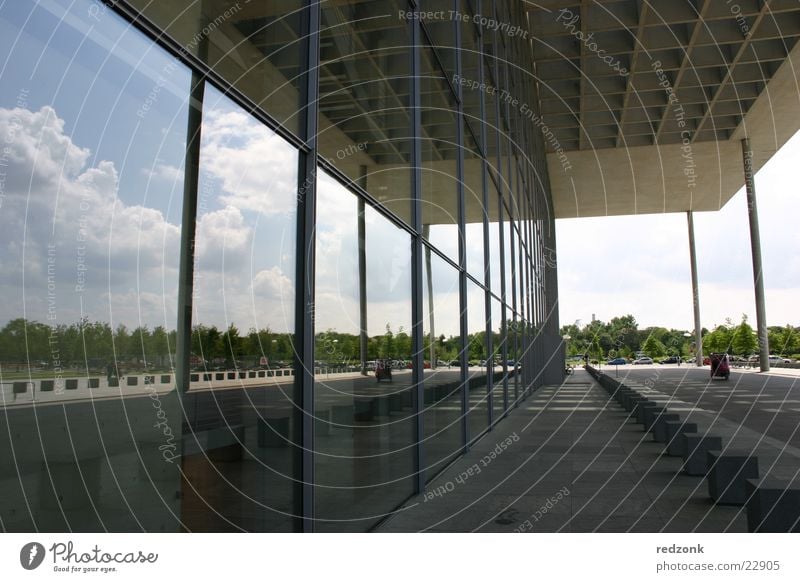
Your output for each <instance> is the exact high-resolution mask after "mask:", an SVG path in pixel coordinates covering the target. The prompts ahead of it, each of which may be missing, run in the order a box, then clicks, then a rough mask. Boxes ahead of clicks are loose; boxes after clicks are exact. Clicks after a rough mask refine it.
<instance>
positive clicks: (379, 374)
mask: <svg viewBox="0 0 800 582" xmlns="http://www.w3.org/2000/svg"><path fill="white" fill-rule="evenodd" d="M375 380H376V381H378V382H380V381H381V380H389V382H391V381H392V363H391V362H390V361H389V360H377V361H376V362H375Z"/></svg>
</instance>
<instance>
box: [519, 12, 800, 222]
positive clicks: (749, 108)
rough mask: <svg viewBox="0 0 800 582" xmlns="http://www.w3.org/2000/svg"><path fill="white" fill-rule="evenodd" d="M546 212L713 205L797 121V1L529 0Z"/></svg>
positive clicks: (731, 190)
mask: <svg viewBox="0 0 800 582" xmlns="http://www.w3.org/2000/svg"><path fill="white" fill-rule="evenodd" d="M528 18H529V26H530V27H531V30H533V31H534V35H533V38H532V40H531V46H532V50H533V53H534V59H535V63H536V64H535V75H536V77H537V80H538V92H539V106H540V110H541V113H542V121H543V125H542V126H541V129H542V131H543V133H544V134H545V144H546V147H547V150H548V155H547V158H548V167H549V170H550V180H551V186H552V195H553V207H554V212H555V216H556V218H570V217H583V216H605V215H624V214H641V213H652V212H678V211H685V210H695V211H699V210H718V209H719V208H721V207H722V206H723V205H724V204H725V203H726V202H727V201H728V200H729V199H730V198H731V196H733V194H735V193H736V191H738V190H739V188H741V187H742V185H743V184H744V174H743V170H742V153H741V147H740V140H741V139H742V138H743V137H745V136H747V137H749V138H750V140H751V142H752V147H753V150H754V167H755V169H758V168H760V167H761V166H762V165H763V164H764V163H765V162H766V161H767V160H768V159H769V158H770V157H771V156H772V155H773V154H774V153H775V152H776V151H777V150H778V149H779V148H780V147H781V146H782V145H783V144H784V143H785V142H786V141H787V140H788V139H789V138H790V137H791V136H792V135H793V134H794V133H795V132H796V131H797V130H798V129H800V97H799V96H800V91H798V81H797V78H798V77H797V72H798V71H797V70H796V69H797V68H798V66H800V49H799V48H798V45H797V40H798V38H800V3H798V2H796V1H789V0H772V1H769V0H766V1H761V0H736V2H729V1H728V0H622V1H620V0H571V1H570V0H561V1H558V0H541V1H538V2H535V3H534V2H531V3H528Z"/></svg>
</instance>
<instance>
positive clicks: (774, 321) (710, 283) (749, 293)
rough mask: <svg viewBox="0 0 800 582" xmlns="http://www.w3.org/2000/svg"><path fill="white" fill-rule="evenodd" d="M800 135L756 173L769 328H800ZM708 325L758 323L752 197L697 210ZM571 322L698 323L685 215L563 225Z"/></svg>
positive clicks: (566, 315) (564, 289)
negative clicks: (618, 318) (624, 318)
mask: <svg viewBox="0 0 800 582" xmlns="http://www.w3.org/2000/svg"><path fill="white" fill-rule="evenodd" d="M798 156H800V134H797V135H795V136H794V137H793V138H792V139H791V140H790V141H789V142H788V143H787V144H786V145H785V146H784V147H783V149H781V151H780V152H778V153H777V154H776V155H775V156H774V157H773V158H772V159H771V160H770V161H769V162H768V163H767V164H766V165H765V166H764V167H763V168H762V169H761V170H760V171H759V172H758V174H756V191H757V199H758V210H759V225H760V231H761V248H762V257H763V264H764V283H765V290H766V291H765V292H766V297H767V301H766V311H767V321H768V324H769V325H783V324H786V323H791V324H793V325H800V307H798V302H797V297H800V253H798V252H797V249H798V248H800V230H799V229H798V228H797V225H796V222H797V216H800V198H798V196H797V194H796V191H797V190H796V187H795V185H796V184H797V183H798V181H800V175H798V174H800V168H798V166H797V163H796V160H797V159H798ZM694 218H695V220H694V222H695V235H696V243H697V257H698V273H699V282H700V308H701V321H702V325H703V326H705V327H708V328H712V327H713V326H714V325H715V324H720V323H723V322H724V321H725V318H726V317H730V318H732V319H733V320H734V321H738V320H739V319H740V317H741V315H742V313H745V314H747V315H748V317H749V318H750V320H751V321H755V299H754V291H753V267H752V259H751V252H750V231H749V222H748V217H747V206H746V199H745V193H744V191H743V190H741V191H740V192H738V193H737V194H736V195H735V196H734V197H733V198H732V199H731V201H730V202H728V204H727V205H726V206H725V207H724V208H723V209H722V210H720V211H719V212H702V213H695V216H694ZM556 224H557V231H558V286H559V310H560V320H561V324H562V325H563V324H565V323H572V322H574V321H575V320H576V319H581V320H582V322H583V323H585V322H587V321H588V320H590V319H591V316H592V313H595V314H596V315H597V317H598V318H600V319H603V320H606V321H607V320H608V319H609V318H611V317H613V316H615V315H623V314H626V313H631V314H633V315H634V316H635V317H636V318H637V320H638V321H639V322H640V324H642V325H663V326H667V327H674V328H678V329H691V328H693V327H694V323H693V315H692V303H691V302H692V294H691V280H690V271H689V250H688V231H687V221H686V215H685V214H661V215H647V216H626V217H608V218H587V219H574V220H559V221H557V223H556Z"/></svg>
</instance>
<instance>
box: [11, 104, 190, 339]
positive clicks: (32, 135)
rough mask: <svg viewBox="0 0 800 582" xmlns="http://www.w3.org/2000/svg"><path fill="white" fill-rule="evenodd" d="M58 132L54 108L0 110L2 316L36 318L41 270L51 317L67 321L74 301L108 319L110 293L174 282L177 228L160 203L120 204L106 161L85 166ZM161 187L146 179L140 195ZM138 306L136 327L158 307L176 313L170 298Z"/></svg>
mask: <svg viewBox="0 0 800 582" xmlns="http://www.w3.org/2000/svg"><path fill="white" fill-rule="evenodd" d="M64 131H65V122H64V120H63V119H60V118H59V117H58V115H57V113H56V111H55V110H54V109H53V108H52V107H49V106H44V107H42V108H41V109H40V110H39V111H29V110H26V109H3V108H0V142H2V143H3V144H4V146H5V149H4V150H3V160H4V162H5V164H6V165H7V168H3V169H4V170H5V173H6V180H5V182H4V183H3V195H4V197H3V200H2V209H3V211H2V215H0V247H2V249H3V252H2V253H0V269H1V270H2V271H3V274H4V277H3V280H4V284H3V286H2V287H3V291H4V297H6V298H7V300H6V301H4V302H3V306H2V307H0V310H2V319H9V318H12V317H20V316H22V315H23V313H25V314H26V316H27V317H28V318H30V319H38V320H40V321H44V320H45V316H46V309H45V306H46V305H47V299H48V288H47V284H48V275H50V276H51V278H52V282H54V283H55V289H56V290H57V297H55V298H54V299H52V298H50V299H52V301H53V302H54V304H55V307H56V309H57V317H58V322H59V323H71V322H73V321H75V320H76V319H77V318H78V317H79V316H80V315H81V305H82V306H83V310H84V311H83V313H84V314H85V315H88V316H89V317H90V318H92V319H100V320H108V315H109V310H110V308H111V307H112V306H113V305H115V304H116V301H115V298H116V297H117V296H120V297H123V296H126V297H127V296H129V294H130V293H131V292H134V293H137V294H139V296H140V297H145V296H148V295H147V294H151V295H156V296H162V295H164V294H166V295H170V294H172V293H173V292H174V288H175V287H177V267H178V259H177V255H178V253H177V249H178V245H179V239H180V228H179V226H178V225H174V224H170V223H169V222H167V220H166V219H165V218H164V216H163V214H162V213H161V212H160V211H159V210H155V209H153V208H148V207H146V206H141V205H136V204H126V203H125V202H123V201H122V200H121V199H120V198H119V196H118V190H119V181H120V176H119V174H118V171H117V169H116V167H115V165H114V163H112V162H110V161H99V162H97V163H96V164H95V165H94V166H89V165H88V161H89V158H90V155H91V151H90V150H89V149H88V148H83V147H80V146H79V145H77V144H75V143H73V141H72V139H71V137H70V136H68V135H66V134H65V133H64ZM163 194H164V192H163V188H159V187H156V186H153V189H152V191H149V192H146V193H142V196H143V199H145V198H144V197H145V196H148V195H149V196H158V195H163ZM167 194H169V192H167ZM48 245H52V248H51V250H50V255H48ZM48 258H50V259H51V260H52V264H51V265H50V273H48ZM23 271H24V276H23ZM23 281H24V283H23ZM81 302H82V303H81ZM126 304H128V305H130V304H131V303H130V302H129V301H128V302H126ZM137 304H138V305H140V306H141V310H140V311H139V312H138V316H137V317H136V318H135V319H136V321H134V322H133V323H134V324H138V321H139V320H140V319H141V320H142V321H143V322H145V323H147V322H159V323H163V322H164V313H165V309H166V310H167V311H170V312H174V302H169V307H165V305H164V303H163V302H160V301H150V300H149V299H148V301H140V302H133V305H137ZM131 317H132V315H131ZM126 323H127V322H126Z"/></svg>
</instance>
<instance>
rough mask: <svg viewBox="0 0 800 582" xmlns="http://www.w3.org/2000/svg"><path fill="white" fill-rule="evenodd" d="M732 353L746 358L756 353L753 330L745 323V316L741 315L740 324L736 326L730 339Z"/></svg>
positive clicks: (756, 342) (756, 343)
mask: <svg viewBox="0 0 800 582" xmlns="http://www.w3.org/2000/svg"><path fill="white" fill-rule="evenodd" d="M731 346H732V348H733V353H735V354H739V355H741V356H748V355H750V354H752V353H754V352H756V351H758V340H757V339H756V336H755V334H754V333H753V328H752V327H750V324H749V323H747V315H742V323H740V324H739V325H737V326H736V329H734V330H733V335H732V337H731Z"/></svg>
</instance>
